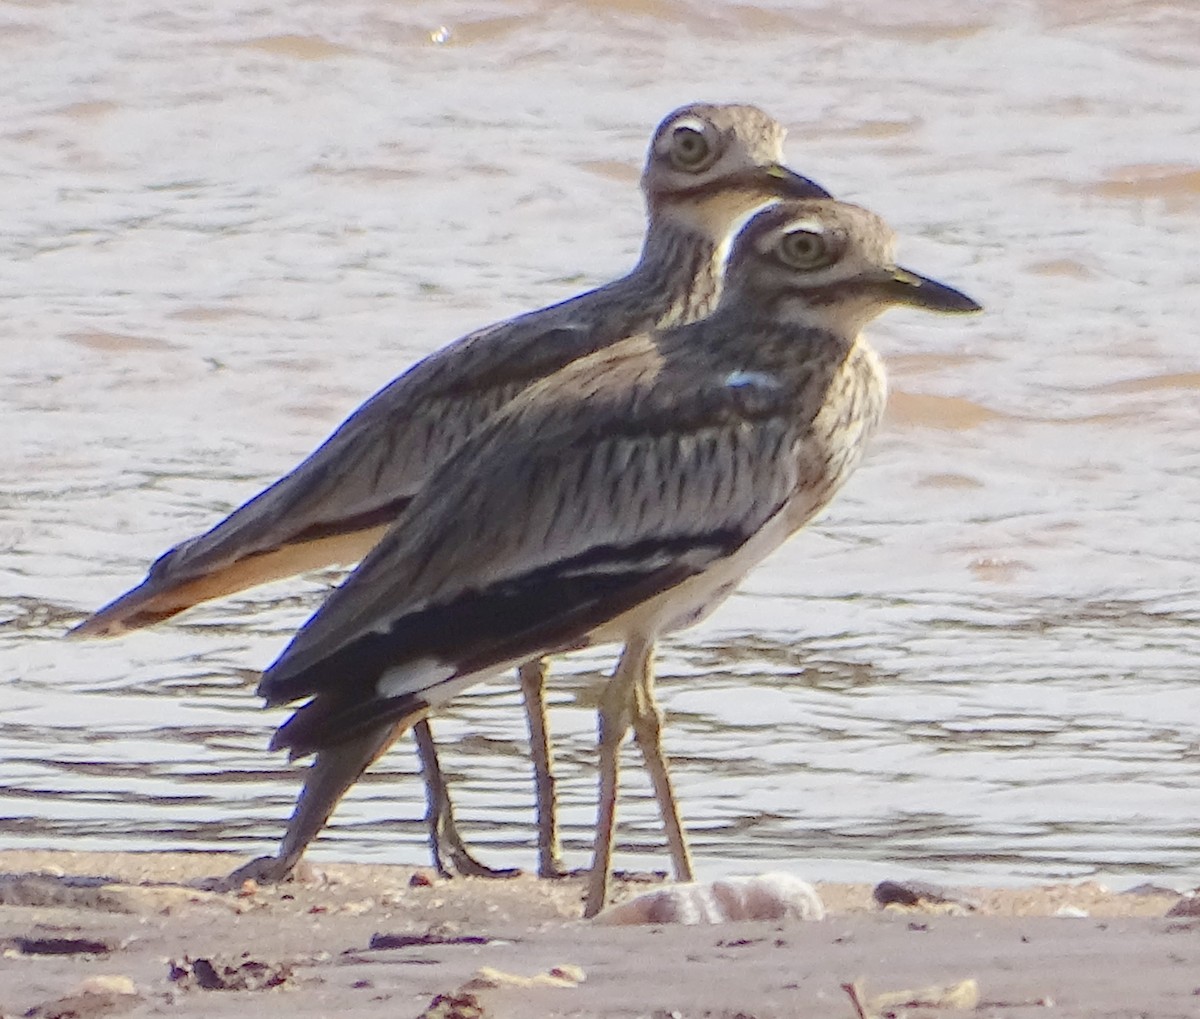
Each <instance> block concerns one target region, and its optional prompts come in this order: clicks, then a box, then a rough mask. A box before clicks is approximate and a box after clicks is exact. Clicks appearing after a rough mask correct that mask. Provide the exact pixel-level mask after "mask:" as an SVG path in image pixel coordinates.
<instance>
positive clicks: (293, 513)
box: [74, 104, 824, 879]
mask: <svg viewBox="0 0 1200 1019" xmlns="http://www.w3.org/2000/svg"><path fill="white" fill-rule="evenodd" d="M783 134H784V132H783V129H782V128H781V127H780V126H779V125H778V124H777V123H776V122H775V121H773V120H772V119H771V118H769V117H768V116H767V115H766V114H764V113H763V112H762V111H760V110H758V109H756V108H754V107H748V106H711V105H707V104H697V105H693V106H689V107H684V108H683V109H681V110H678V111H676V112H675V113H673V114H671V115H670V116H669V117H667V118H666V119H665V120H664V121H663V123H662V124H661V125H660V126H659V128H658V130H657V131H656V133H655V136H654V138H653V140H652V142H651V148H650V154H649V157H648V160H647V164H646V170H645V173H644V175H643V179H642V186H643V190H644V192H645V195H646V200H647V207H648V216H649V224H648V231H647V236H646V241H645V246H644V248H643V252H642V256H641V259H640V261H639V262H638V265H637V266H636V267H635V268H634V270H633V271H632V272H631V273H630V274H629V275H628V276H625V277H623V278H622V279H620V280H617V281H615V282H613V283H611V284H609V285H607V286H605V287H601V288H599V289H598V290H594V291H591V292H589V293H586V294H583V295H580V296H579V297H576V298H573V299H572V300H569V301H566V302H563V303H562V304H558V305H555V306H553V307H550V308H546V309H543V310H541V311H536V312H532V313H530V314H527V315H522V316H519V317H518V318H515V319H512V320H510V321H507V322H503V323H500V324H498V325H495V326H491V327H489V328H486V329H482V330H479V331H478V332H475V333H472V334H470V335H469V336H466V337H464V338H463V339H461V340H458V341H456V342H455V343H452V344H450V345H449V346H447V347H445V348H443V349H442V350H440V351H438V352H437V353H435V354H433V355H431V356H430V357H428V358H426V359H425V360H424V361H422V362H421V363H419V364H418V365H416V366H415V367H413V368H412V369H410V370H409V371H408V372H406V373H405V374H404V375H402V376H400V377H399V378H398V379H396V380H395V381H394V382H392V383H391V384H390V385H388V386H387V387H386V388H384V389H383V390H381V391H380V392H379V393H377V394H376V395H375V396H373V397H372V398H371V399H370V400H368V401H367V402H366V403H365V404H363V406H362V407H360V408H359V409H358V410H357V411H356V412H355V413H354V414H353V415H351V417H350V418H348V419H347V420H346V421H345V422H344V423H343V424H342V426H341V427H340V428H339V429H338V430H337V431H336V432H335V433H334V434H333V435H332V436H331V437H330V438H329V439H328V440H327V441H326V442H325V444H324V445H322V446H321V447H320V448H319V449H318V450H317V451H316V452H314V453H313V454H312V455H311V456H310V457H309V458H308V459H307V460H305V461H304V462H303V463H302V464H301V465H300V466H299V467H297V468H296V469H295V470H294V471H292V472H291V473H290V474H288V475H286V476H285V477H283V478H282V479H280V480H279V481H278V482H276V483H275V484H274V485H272V486H271V487H270V488H268V489H267V490H266V491H264V492H262V493H261V494H260V495H258V496H256V497H255V498H254V499H252V500H250V501H249V502H248V503H246V504H245V505H243V506H241V507H240V508H239V509H237V510H235V511H234V512H233V513H231V514H230V515H229V516H228V517H227V518H226V519H225V520H223V521H222V522H221V523H219V524H217V525H216V526H215V527H214V528H212V530H210V531H208V532H207V533H205V534H203V535H200V536H198V537H196V538H192V539H190V540H189V541H185V542H183V543H182V544H180V545H178V546H176V547H175V548H174V549H172V550H171V551H169V552H168V553H166V554H165V555H164V556H162V557H161V558H160V559H159V560H158V561H157V562H156V563H155V564H154V565H153V567H152V568H151V570H150V572H149V575H148V576H147V578H146V579H145V581H143V583H142V584H140V585H139V586H138V587H136V588H134V589H133V590H132V591H130V592H128V593H126V594H125V595H123V596H121V597H120V598H118V599H117V600H115V601H114V602H112V603H111V604H110V605H107V606H105V607H104V608H102V609H101V610H100V611H98V612H97V613H96V614H95V615H93V616H92V617H91V618H89V619H88V620H86V621H84V622H83V623H82V624H80V625H79V626H78V627H76V629H75V631H74V633H75V634H76V635H79V636H112V635H115V634H119V633H123V632H126V631H128V630H132V629H137V628H139V627H142V626H147V625H151V624H153V623H156V622H159V621H161V620H164V619H168V618H170V617H172V616H174V615H176V614H177V613H179V612H182V611H184V610H185V609H187V608H189V607H191V606H193V605H196V604H198V603H200V602H202V601H206V600H208V599H211V598H216V597H220V596H222V595H226V594H231V593H234V592H236V591H240V590H243V589H245V588H247V587H251V586H254V585H256V584H260V583H264V582H267V581H270V580H274V579H278V578H281V577H286V576H290V575H293V574H295V573H299V572H302V571H304V570H308V569H313V568H317V567H322V566H327V565H330V564H336V563H353V562H355V561H356V560H358V559H359V558H361V557H362V556H363V555H364V554H365V553H366V552H367V551H368V550H369V549H370V548H372V547H373V546H374V545H375V543H376V542H377V541H378V540H379V538H380V536H381V535H382V534H383V533H384V531H385V529H386V528H387V526H388V525H389V524H390V523H391V522H392V521H393V520H394V519H395V518H396V517H397V516H399V515H400V513H401V512H402V511H403V509H404V507H405V506H406V505H407V504H408V502H409V501H410V500H411V499H412V498H413V496H414V495H415V494H416V493H417V492H418V491H419V490H420V489H421V488H422V486H423V485H424V484H425V482H426V480H427V478H428V477H429V474H430V472H431V470H432V468H433V466H434V465H435V464H437V463H438V462H440V461H441V460H442V459H443V458H444V457H445V456H446V455H448V454H449V453H451V452H452V451H453V450H455V449H456V448H457V447H458V446H459V445H461V444H462V442H463V441H464V440H465V439H466V438H467V436H469V435H470V434H471V433H472V432H474V431H475V430H476V429H477V428H478V427H479V426H480V424H481V423H482V422H484V421H485V420H486V419H487V418H488V417H489V416H490V415H491V414H492V413H494V412H495V411H496V410H497V409H498V408H500V407H501V406H503V405H504V404H505V403H506V402H507V401H508V400H510V399H511V398H512V397H513V396H514V395H516V394H517V393H519V392H520V391H521V390H522V389H524V388H525V387H526V386H528V385H529V384H530V383H532V382H534V381H536V380H537V379H540V378H542V377H544V376H546V375H549V374H552V373H553V372H554V371H556V370H558V369H559V368H561V367H563V366H564V365H566V364H568V363H570V362H571V361H573V360H576V359H577V358H579V357H582V356H584V355H587V354H589V353H591V352H593V351H595V350H598V349H602V348H604V347H605V346H608V345H610V344H612V343H614V342H616V341H618V340H620V339H622V338H624V337H626V336H628V335H629V334H631V333H635V332H637V331H639V330H641V329H645V328H648V327H651V326H654V325H667V324H673V323H676V322H683V321H691V320H693V319H696V318H698V317H701V316H703V315H705V314H707V313H708V312H709V311H710V310H711V308H712V306H713V303H714V301H715V299H716V295H717V291H718V288H719V279H720V267H721V262H722V256H723V245H724V243H725V241H726V239H727V236H728V234H729V232H730V230H731V229H732V228H733V226H734V225H735V224H736V222H737V221H738V220H739V219H740V218H741V217H743V216H744V215H746V214H747V213H749V212H750V211H752V210H753V209H754V208H756V207H757V206H759V205H761V204H762V203H763V202H765V201H768V200H771V199H772V198H777V197H781V196H782V197H786V196H793V197H795V196H805V195H808V196H811V195H820V194H824V192H823V191H822V190H821V189H820V188H819V187H817V186H816V185H814V184H813V183H812V182H811V181H808V180H806V179H805V178H803V177H799V176H798V175H795V174H793V173H791V172H790V171H788V170H786V169H785V168H783V167H782V166H781V165H780V163H779V161H780V159H781V155H782V154H781V145H782V140H783ZM543 677H544V670H543V669H541V668H540V667H539V666H538V665H537V664H536V663H535V664H533V665H531V666H529V667H527V668H525V669H523V670H522V685H523V687H524V688H525V690H526V693H527V695H528V698H529V702H530V703H529V704H527V710H528V712H529V715H530V725H531V730H533V731H534V738H533V740H532V743H533V745H534V757H535V765H536V770H537V772H538V780H539V827H540V833H539V842H540V855H541V870H542V871H543V872H546V871H550V870H553V869H554V868H555V867H556V857H557V835H556V834H555V829H554V824H553V822H554V812H553V797H552V786H551V785H550V781H551V779H550V775H549V747H548V744H547V743H546V742H545V740H544V739H539V738H538V737H537V732H538V731H539V730H540V731H542V732H544V719H543V718H542V717H541V714H540V712H541V700H540V698H541V681H542V679H543ZM421 724H422V726H423V724H424V723H421ZM418 737H419V741H420V743H421V745H422V746H423V748H424V750H425V752H424V754H423V756H424V758H425V770H426V774H427V784H429V787H430V792H429V797H430V804H431V808H432V807H433V806H434V805H436V804H441V805H442V809H441V810H440V811H437V810H433V809H431V815H432V817H433V818H434V820H435V823H437V822H440V823H441V824H443V825H445V826H446V827H445V830H444V831H435V836H434V839H433V842H434V846H435V858H436V859H437V860H438V862H439V865H440V864H441V860H442V857H443V853H444V852H448V853H449V854H450V855H452V856H454V857H455V859H456V861H457V865H458V866H459V868H460V869H464V870H469V869H474V868H475V867H477V866H478V865H474V861H472V860H471V859H470V857H469V855H468V854H467V853H466V849H465V846H463V844H462V842H461V839H460V838H458V836H457V832H456V831H455V830H454V828H453V824H452V818H451V815H450V813H449V801H448V798H447V795H446V793H445V790H444V787H443V786H438V785H437V783H436V782H435V781H434V774H435V773H436V758H435V757H433V756H432V755H433V744H432V739H431V737H430V736H429V734H428V732H427V730H422V729H421V728H420V727H419V729H418ZM390 742H391V739H390V738H389V737H387V736H386V735H385V734H380V735H378V738H376V739H372V740H371V741H369V742H367V743H363V744H360V745H357V746H353V747H351V746H349V745H346V746H343V747H341V748H339V749H338V750H336V751H333V750H331V751H329V752H328V753H326V754H324V755H322V757H321V758H319V759H318V761H317V762H316V764H315V765H314V769H313V770H312V772H311V773H310V775H309V777H308V780H307V783H306V791H305V794H304V796H303V797H302V802H301V804H300V805H299V806H298V808H297V813H296V815H294V816H293V819H292V822H291V825H290V827H289V831H288V834H287V836H286V837H285V841H284V845H283V848H282V849H281V852H280V855H279V857H278V858H276V860H275V861H274V862H273V864H271V865H270V866H268V865H266V864H265V863H264V864H263V865H262V866H260V867H259V868H258V870H257V871H256V876H258V877H259V878H260V879H262V878H269V877H279V876H282V875H283V874H285V873H287V872H288V871H290V870H291V867H292V866H293V865H294V863H295V862H296V861H297V860H298V859H299V856H300V854H301V853H302V852H303V849H304V846H306V845H307V843H308V841H309V840H311V838H312V837H313V836H315V834H316V833H317V832H318V831H319V830H320V828H321V827H322V826H323V825H324V823H325V821H326V820H327V818H328V816H329V814H330V812H331V811H332V810H333V808H334V806H335V805H336V803H337V801H338V799H339V798H340V796H341V794H342V792H344V790H345V788H347V787H348V786H349V785H350V784H351V783H352V782H353V781H354V780H355V779H356V778H357V776H358V774H359V773H360V772H361V771H362V769H363V768H364V767H366V766H367V765H368V764H369V763H370V761H371V760H373V759H374V757H376V756H377V755H378V754H379V753H382V752H383V750H384V749H386V747H387V746H388V745H389V743H390ZM317 790H320V791H321V792H320V793H319V794H318V792H317ZM439 835H440V836H442V839H443V841H444V842H445V843H446V844H448V847H449V848H448V849H444V848H442V847H439V838H438V836H439Z"/></svg>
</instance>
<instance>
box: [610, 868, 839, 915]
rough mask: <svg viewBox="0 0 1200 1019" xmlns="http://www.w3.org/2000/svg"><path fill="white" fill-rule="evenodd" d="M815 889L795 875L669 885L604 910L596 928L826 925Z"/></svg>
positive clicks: (822, 906) (764, 875) (760, 875)
mask: <svg viewBox="0 0 1200 1019" xmlns="http://www.w3.org/2000/svg"><path fill="white" fill-rule="evenodd" d="M823 919H825V906H824V905H823V904H822V903H821V899H820V897H819V896H818V895H817V892H816V889H815V888H813V886H812V885H810V884H809V883H808V882H807V881H801V880H800V878H798V877H793V876H792V875H791V874H783V873H779V872H774V873H770V874H758V875H756V876H753V877H730V878H723V879H722V880H720V881H698V882H696V883H694V884H685V885H668V886H667V887H666V888H657V889H655V890H654V891H652V892H646V893H645V894H643V895H639V896H637V897H636V898H633V899H630V900H629V901H628V902H622V903H621V904H620V905H618V906H613V907H611V908H609V909H606V910H605V911H604V912H603V913H601V914H600V915H599V916H597V917H596V919H595V920H594V921H593V922H594V923H602V924H614V925H615V924H642V923H682V924H707V923H731V922H733V921H737V920H823Z"/></svg>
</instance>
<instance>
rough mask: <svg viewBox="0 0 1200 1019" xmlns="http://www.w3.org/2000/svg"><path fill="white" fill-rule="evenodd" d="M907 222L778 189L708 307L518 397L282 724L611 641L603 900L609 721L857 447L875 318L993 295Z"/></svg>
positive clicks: (469, 445)
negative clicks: (670, 643) (922, 271)
mask: <svg viewBox="0 0 1200 1019" xmlns="http://www.w3.org/2000/svg"><path fill="white" fill-rule="evenodd" d="M894 246H895V235H894V234H893V232H892V231H891V229H890V228H889V227H888V226H887V225H886V224H885V223H884V222H883V220H881V219H880V218H879V217H877V216H876V215H874V214H873V213H871V212H869V211H868V210H866V209H863V208H861V207H859V206H855V205H849V204H844V203H840V202H835V201H832V200H808V201H790V200H789V201H784V202H779V203H777V204H774V205H771V206H768V207H766V208H765V209H764V210H763V211H760V212H758V213H756V214H755V215H754V216H753V217H752V218H751V219H749V221H748V222H747V224H746V225H745V227H744V228H743V229H742V230H741V231H740V233H739V234H738V235H737V237H736V240H735V241H734V244H733V247H732V250H731V253H730V256H729V260H728V266H727V269H726V275H725V282H724V286H723V289H722V295H721V298H720V300H719V303H718V305H717V307H716V308H715V310H714V311H713V313H712V315H711V316H710V317H708V318H706V319H703V320H701V321H699V322H695V323H692V324H688V325H683V326H678V327H675V328H669V329H666V330H648V331H645V332H643V333H640V334H638V335H636V336H631V337H629V338H627V339H625V340H623V341H622V342H620V343H617V344H614V345H612V346H609V347H606V348H604V349H602V350H599V351H597V352H595V353H593V354H591V355H589V356H587V357H585V358H581V359H578V360H576V361H574V362H572V363H571V364H569V365H567V366H566V367H564V368H562V369H561V370H559V371H558V372H557V373H555V374H554V375H552V376H550V377H548V378H546V379H544V380H542V381H540V382H538V383H536V384H534V385H533V386H531V387H529V388H528V389H526V390H525V391H524V392H523V393H522V394H521V395H520V396H518V397H516V398H515V399H513V400H512V401H511V402H510V403H508V404H507V405H506V406H505V407H504V408H503V409H502V410H500V411H499V412H498V413H497V414H495V415H494V416H493V417H492V418H491V419H490V420H489V421H488V422H487V424H485V425H484V426H483V427H482V428H481V429H479V430H478V431H477V432H476V433H475V434H474V435H473V436H472V437H471V438H470V439H469V440H468V441H467V442H466V443H464V444H463V445H462V446H461V447H460V448H459V449H458V450H457V451H456V452H455V453H454V454H452V455H451V456H450V457H449V458H447V459H446V460H445V461H443V462H442V463H441V464H440V465H439V466H438V467H437V469H436V470H435V471H434V472H433V474H432V476H431V477H430V478H429V480H428V481H427V483H426V484H425V486H424V487H423V488H422V489H421V491H420V492H418V493H417V495H416V496H414V498H413V500H412V502H411V503H410V504H409V505H408V507H407V509H406V510H405V512H404V514H403V515H402V516H401V517H400V518H399V519H398V520H397V522H396V523H395V524H394V525H393V526H392V528H391V529H390V530H389V531H388V533H387V534H386V535H385V536H384V537H383V539H382V540H381V541H380V542H379V543H378V544H377V545H376V546H375V548H373V549H372V550H371V552H370V553H368V555H367V556H366V557H365V558H364V559H363V561H362V562H361V563H360V564H359V565H358V567H357V568H356V569H355V570H354V571H353V572H352V573H350V574H349V575H348V576H347V578H346V579H345V580H344V581H343V583H342V584H341V585H340V586H339V587H337V588H336V589H334V590H333V592H332V593H331V594H330V596H329V597H328V599H327V600H326V601H325V602H324V604H323V605H322V606H321V607H320V608H319V609H318V610H317V611H316V613H315V614H314V615H313V616H312V617H311V618H310V619H309V620H308V621H307V622H306V623H305V624H304V626H303V627H302V628H301V629H300V630H299V631H298V633H297V634H296V635H295V637H294V638H293V640H292V641H291V643H290V644H289V645H288V646H287V647H286V648H285V649H284V651H283V652H282V653H281V654H280V656H279V657H278V658H277V659H276V660H275V661H274V662H273V663H272V664H271V665H270V666H269V667H268V668H267V669H266V670H265V671H264V673H263V675H262V679H261V681H260V683H259V685H258V693H259V695H260V696H262V697H263V698H264V700H265V701H266V704H267V705H268V706H277V705H284V704H294V703H295V702H297V701H303V702H304V703H302V704H301V705H300V706H299V707H297V708H296V709H295V710H294V711H293V713H292V714H291V716H290V717H289V718H288V719H287V720H286V721H285V722H283V724H282V725H280V727H279V728H278V729H277V730H276V733H275V735H274V737H273V739H272V741H271V747H272V748H273V749H276V750H279V749H285V750H287V751H288V752H289V754H290V755H291V757H292V758H299V757H304V756H306V755H309V754H313V753H316V754H318V755H319V754H321V753H325V752H327V751H328V750H329V748H335V747H337V746H339V745H342V744H343V743H345V742H347V741H349V742H354V741H359V740H363V739H367V738H369V737H370V734H372V733H378V732H381V731H388V732H390V731H392V730H393V729H394V728H395V727H405V726H407V725H410V724H412V723H413V722H414V721H416V720H417V719H419V718H421V717H424V716H425V715H426V714H428V713H429V712H431V711H436V710H437V709H438V708H440V707H442V706H444V705H445V704H446V703H448V702H449V701H450V700H452V699H453V698H454V697H455V696H457V695H458V694H460V693H461V692H462V691H463V690H465V689H467V688H468V687H470V686H471V685H472V684H474V683H477V682H479V681H480V680H482V679H485V678H487V677H489V676H491V675H493V674H494V673H496V672H497V671H502V670H504V669H507V668H509V667H511V666H512V665H514V664H516V663H519V662H522V661H526V660H528V659H530V658H533V657H541V656H545V655H553V654H559V653H562V652H564V651H568V650H572V649H577V648H581V647H586V646H591V645H598V644H607V643H619V644H622V645H623V647H624V649H623V651H622V653H621V656H620V659H619V661H618V664H617V666H616V669H615V671H614V673H613V675H612V678H611V679H610V680H609V682H608V685H607V687H606V689H605V691H604V694H603V697H602V700H601V715H600V723H599V735H600V751H599V756H600V774H601V784H600V805H599V814H598V823H597V834H596V843H595V848H594V855H593V865H592V868H591V873H590V875H589V879H588V889H587V899H586V903H585V908H584V915H585V916H593V915H595V914H596V913H597V912H598V911H599V910H600V909H601V908H602V906H603V905H604V902H605V901H606V898H607V894H608V884H609V879H610V870H611V847H612V837H613V826H614V821H615V808H616V795H617V750H618V748H619V744H620V742H621V740H622V739H623V738H624V735H625V733H626V732H627V730H628V727H629V725H630V724H631V723H632V722H634V721H635V720H636V719H637V718H638V716H639V713H645V714H648V715H650V716H653V719H655V720H657V719H661V713H660V712H659V711H658V709H657V705H656V704H654V693H653V673H652V661H653V655H654V648H655V642H656V641H657V640H658V639H659V638H660V637H661V636H662V635H663V634H665V633H670V632H673V631H676V630H679V629H683V628H685V627H688V626H692V625H694V624H695V623H697V622H699V621H700V620H701V619H703V618H705V617H706V616H707V615H708V614H709V613H711V612H712V611H713V610H714V609H715V608H716V607H717V606H718V605H720V603H721V602H722V601H723V600H724V599H725V598H727V597H728V595H729V594H730V593H731V592H732V591H733V590H734V588H735V587H736V586H737V584H738V583H739V582H740V580H741V579H742V578H743V577H744V576H745V574H746V573H747V572H748V571H749V570H750V569H751V568H752V567H753V566H755V565H756V564H757V563H758V562H759V561H760V560H762V559H763V558H764V557H765V556H766V555H768V554H769V553H770V552H772V551H773V550H774V549H775V548H777V547H778V546H779V545H780V544H781V543H782V542H783V541H784V540H786V539H787V538H788V537H789V536H790V535H792V534H793V533H795V532H796V531H797V530H799V529H800V528H802V527H803V526H804V525H805V524H806V523H807V522H808V521H809V520H810V519H811V518H812V517H813V516H814V514H816V513H817V512H818V511H819V510H820V509H822V508H823V507H824V506H825V505H826V504H827V503H828V502H829V500H830V499H831V498H832V497H833V496H834V494H835V493H836V492H837V490H838V489H839V488H840V487H841V485H842V484H843V483H844V482H845V480H846V479H847V477H849V475H850V473H851V472H852V471H853V470H854V468H855V467H856V466H857V464H858V463H859V461H860V459H861V458H862V455H863V452H864V450H865V448H866V446H867V441H868V439H869V437H870V436H871V434H872V433H873V432H874V431H875V429H876V428H877V426H878V424H879V421H880V418H881V416H882V414H883V408H884V403H885V399H886V389H887V387H886V381H885V375H884V370H883V367H882V364H881V362H880V359H879V358H878V356H877V355H876V353H875V352H874V350H873V349H872V348H871V346H870V344H869V343H868V341H867V340H866V339H865V337H864V336H863V334H862V330H863V329H864V328H865V326H866V325H867V324H868V323H869V322H870V321H871V320H872V319H874V318H875V317H877V316H878V315H880V314H881V313H882V312H883V311H884V310H886V309H887V308H888V307H891V306H893V305H906V306H910V307H914V308H921V309H925V310H927V311H933V312H942V313H967V312H975V311H979V310H981V308H980V305H979V304H977V303H976V302H975V301H974V300H972V299H971V298H970V297H968V296H966V295H965V294H964V293H962V292H961V291H959V290H956V289H953V288H952V287H949V286H947V285H945V284H942V283H939V282H937V281H935V280H932V279H930V278H928V277H925V276H921V275H918V274H917V273H915V272H912V271H910V270H908V269H905V268H902V267H900V266H898V265H897V264H896V262H895V258H894V255H893V251H894ZM652 726H653V721H652V723H651V727H652ZM648 738H657V733H653V732H652V733H650V734H649V737H648ZM660 752H661V751H660Z"/></svg>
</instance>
